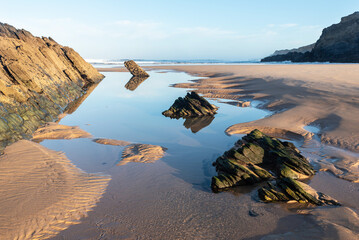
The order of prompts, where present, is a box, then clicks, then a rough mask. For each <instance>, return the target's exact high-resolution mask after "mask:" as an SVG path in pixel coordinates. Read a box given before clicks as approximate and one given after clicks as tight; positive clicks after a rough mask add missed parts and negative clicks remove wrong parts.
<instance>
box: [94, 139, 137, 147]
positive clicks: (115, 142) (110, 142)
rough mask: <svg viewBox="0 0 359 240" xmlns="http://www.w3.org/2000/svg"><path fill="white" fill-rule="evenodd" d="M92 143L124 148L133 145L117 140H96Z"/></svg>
mask: <svg viewBox="0 0 359 240" xmlns="http://www.w3.org/2000/svg"><path fill="white" fill-rule="evenodd" d="M92 141H94V142H95V143H99V144H104V145H112V146H123V147H124V146H127V145H130V144H131V143H130V142H126V141H122V140H116V139H108V138H95V139H93V140H92Z"/></svg>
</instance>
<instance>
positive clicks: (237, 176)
mask: <svg viewBox="0 0 359 240" xmlns="http://www.w3.org/2000/svg"><path fill="white" fill-rule="evenodd" d="M213 165H214V166H215V167H216V171H217V172H218V176H214V177H213V178H212V183H211V187H212V190H213V191H214V192H218V191H220V190H222V189H226V188H229V187H233V186H242V185H251V184H255V183H260V182H264V181H267V186H266V187H262V188H260V189H258V196H259V199H260V200H262V201H263V202H289V201H292V200H293V201H297V202H300V203H310V204H314V205H318V206H319V205H340V204H339V203H338V201H336V200H335V199H333V198H331V197H329V196H327V195H325V194H323V193H320V192H317V191H315V190H314V189H312V188H311V187H310V186H308V185H307V184H304V183H302V182H300V181H297V180H295V179H298V180H299V179H305V178H309V177H311V176H313V175H314V170H313V167H312V166H311V164H310V163H309V162H308V160H307V159H306V158H305V157H304V156H302V155H301V154H300V152H299V150H298V149H297V148H296V147H295V146H294V145H293V144H292V143H290V142H282V141H280V140H278V139H276V138H272V137H269V136H267V135H265V134H263V133H262V132H261V131H259V130H257V129H255V130H253V131H252V132H251V133H249V134H248V135H246V136H244V137H243V138H242V140H239V141H238V142H237V143H236V145H235V147H233V148H232V149H230V150H229V151H227V152H225V153H224V154H223V155H222V156H220V157H219V158H217V160H216V161H215V162H214V163H213ZM273 178H276V185H274V184H272V183H271V182H270V181H268V180H272V179H273Z"/></svg>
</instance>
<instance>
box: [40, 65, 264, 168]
mask: <svg viewBox="0 0 359 240" xmlns="http://www.w3.org/2000/svg"><path fill="white" fill-rule="evenodd" d="M105 75H106V78H105V79H104V80H103V81H102V82H101V83H100V84H99V85H98V86H97V87H96V89H95V90H94V91H93V92H92V93H91V94H90V96H89V97H88V98H87V99H86V100H85V101H84V102H83V103H82V104H81V106H80V107H79V108H78V109H77V110H76V111H75V112H74V113H73V114H71V115H68V116H66V117H65V118H64V119H62V120H61V121H60V123H61V124H64V125H69V126H79V127H80V128H82V129H83V130H85V131H88V132H89V133H91V134H92V135H93V136H94V137H95V138H110V139H118V140H124V141H129V142H136V143H146V144H154V145H160V146H163V147H166V148H168V151H167V153H168V154H169V155H173V154H175V155H177V154H178V153H181V152H191V151H193V153H194V154H195V153H196V152H197V153H198V154H199V156H196V157H197V158H204V157H206V156H211V155H212V154H214V153H218V154H221V153H222V152H223V150H224V149H228V148H229V147H231V146H232V145H233V143H234V142H235V141H236V139H237V138H238V137H233V136H227V135H226V134H225V133H224V131H225V129H226V128H227V127H228V126H230V125H233V124H235V123H238V122H248V121H253V120H256V119H259V118H263V117H264V116H266V115H268V112H266V111H263V110H259V109H256V108H251V107H250V108H238V107H235V106H232V105H229V104H224V103H219V102H217V101H210V102H211V103H213V104H215V105H216V106H218V107H220V109H219V111H218V114H216V115H215V116H214V119H213V120H212V119H209V120H208V121H206V119H205V120H204V121H202V122H204V123H205V124H206V122H207V124H208V123H210V124H209V125H208V126H205V127H204V128H202V129H201V130H199V131H198V132H196V133H193V132H192V131H191V130H190V129H187V128H186V127H185V126H184V122H185V120H184V119H170V118H166V117H164V116H163V115H162V114H161V113H162V111H164V110H166V109H168V108H169V107H170V106H171V105H172V103H173V101H174V100H175V99H177V98H178V97H180V96H182V97H183V96H184V95H185V94H186V90H185V89H179V88H172V87H169V85H170V84H174V83H179V82H185V81H188V80H191V79H194V78H193V77H191V76H189V75H187V74H185V73H181V72H167V73H162V72H161V73H159V72H153V71H152V72H151V77H150V78H148V79H146V80H145V81H144V82H142V83H141V84H140V85H139V86H138V87H137V88H136V89H135V90H134V91H130V90H128V89H126V88H125V87H124V86H125V84H126V83H127V81H128V80H130V78H131V75H130V74H129V73H122V72H115V73H106V74H105ZM199 120H200V119H199ZM211 120H212V121H211ZM192 121H193V120H192ZM188 122H189V120H187V123H188ZM187 127H188V125H187ZM196 130H198V129H196ZM41 144H42V145H44V146H46V147H48V148H50V149H54V150H58V151H63V152H65V153H66V155H67V156H68V157H69V158H70V159H71V160H72V161H73V163H74V164H75V165H77V166H78V167H79V168H81V169H83V170H84V171H87V172H91V173H93V172H106V171H107V170H108V169H110V168H112V167H113V166H114V165H115V164H116V162H118V161H120V152H121V151H122V150H123V147H118V146H104V145H99V144H97V143H94V142H92V141H91V140H89V139H75V140H46V141H43V142H42V143H41ZM177 152H178V153H177ZM193 157H195V155H194V156H193ZM178 161H183V160H182V159H181V158H180V157H178Z"/></svg>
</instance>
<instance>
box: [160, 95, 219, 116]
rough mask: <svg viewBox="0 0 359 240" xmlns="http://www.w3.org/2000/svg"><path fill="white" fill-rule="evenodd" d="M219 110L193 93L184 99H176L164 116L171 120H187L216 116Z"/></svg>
mask: <svg viewBox="0 0 359 240" xmlns="http://www.w3.org/2000/svg"><path fill="white" fill-rule="evenodd" d="M217 109H218V108H217V107H216V106H214V105H212V104H210V103H209V102H208V101H207V100H206V99H204V98H203V97H201V96H199V95H198V94H197V93H196V92H191V93H187V95H186V96H185V97H184V98H182V97H179V98H178V99H176V100H175V102H174V103H173V105H172V106H171V107H170V108H169V109H168V110H166V111H164V112H163V113H162V114H163V115H164V116H166V117H171V118H181V117H185V118H187V117H198V116H206V115H214V114H216V111H217Z"/></svg>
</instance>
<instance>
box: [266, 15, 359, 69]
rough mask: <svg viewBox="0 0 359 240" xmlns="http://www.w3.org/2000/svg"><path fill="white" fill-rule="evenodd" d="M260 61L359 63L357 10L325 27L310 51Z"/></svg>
mask: <svg viewBox="0 0 359 240" xmlns="http://www.w3.org/2000/svg"><path fill="white" fill-rule="evenodd" d="M261 61H262V62H276V61H292V62H338V63H339V62H342V63H359V12H355V13H353V14H351V15H349V16H346V17H343V18H342V19H341V21H340V23H338V24H334V25H332V26H330V27H327V28H325V29H324V30H323V32H322V35H321V36H320V38H319V40H318V41H317V42H316V43H315V45H314V47H313V49H312V50H311V51H310V52H305V53H303V52H297V51H295V52H288V53H285V54H280V55H274V56H273V55H272V56H269V57H266V58H263V59H262V60H261Z"/></svg>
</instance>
